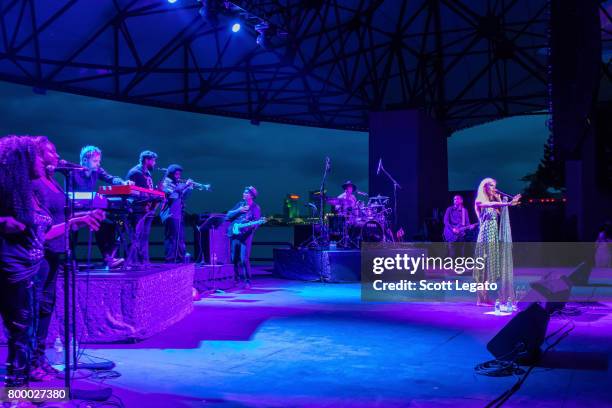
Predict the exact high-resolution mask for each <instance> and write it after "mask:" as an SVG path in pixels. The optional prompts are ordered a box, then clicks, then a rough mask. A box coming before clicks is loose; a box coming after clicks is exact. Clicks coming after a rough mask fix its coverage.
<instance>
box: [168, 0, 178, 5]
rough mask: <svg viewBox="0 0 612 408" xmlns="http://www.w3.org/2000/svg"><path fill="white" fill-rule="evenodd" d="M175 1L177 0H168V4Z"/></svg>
mask: <svg viewBox="0 0 612 408" xmlns="http://www.w3.org/2000/svg"><path fill="white" fill-rule="evenodd" d="M176 2H177V0H168V3H170V4H174V3H176Z"/></svg>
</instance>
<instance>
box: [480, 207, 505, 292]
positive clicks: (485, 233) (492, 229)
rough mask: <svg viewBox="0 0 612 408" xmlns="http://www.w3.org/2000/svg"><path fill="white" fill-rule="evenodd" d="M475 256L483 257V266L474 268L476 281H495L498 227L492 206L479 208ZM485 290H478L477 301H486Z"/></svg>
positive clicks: (497, 270) (497, 267) (496, 273)
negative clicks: (478, 227)
mask: <svg viewBox="0 0 612 408" xmlns="http://www.w3.org/2000/svg"><path fill="white" fill-rule="evenodd" d="M474 256H475V257H476V258H483V259H484V268H474V280H475V281H476V282H478V283H484V282H485V281H488V282H490V283H492V282H495V281H496V280H497V279H498V278H499V264H500V263H499V228H498V225H497V211H496V210H495V209H494V208H482V209H481V210H480V229H479V230H478V239H477V240H476V251H475V254H474ZM488 300H489V299H488V295H487V292H486V291H478V301H479V302H486V301H488Z"/></svg>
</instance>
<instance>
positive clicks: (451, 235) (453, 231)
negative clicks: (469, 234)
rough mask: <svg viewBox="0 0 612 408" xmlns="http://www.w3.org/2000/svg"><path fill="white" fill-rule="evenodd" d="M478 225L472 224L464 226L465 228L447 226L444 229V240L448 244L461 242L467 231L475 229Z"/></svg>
mask: <svg viewBox="0 0 612 408" xmlns="http://www.w3.org/2000/svg"><path fill="white" fill-rule="evenodd" d="M477 225H478V223H477V222H476V223H474V224H470V225H464V226H463V227H454V228H453V227H450V226H445V227H444V240H445V241H446V242H455V241H458V240H460V239H461V238H463V236H464V235H465V232H466V231H467V230H471V229H473V228H475V227H476V226H477Z"/></svg>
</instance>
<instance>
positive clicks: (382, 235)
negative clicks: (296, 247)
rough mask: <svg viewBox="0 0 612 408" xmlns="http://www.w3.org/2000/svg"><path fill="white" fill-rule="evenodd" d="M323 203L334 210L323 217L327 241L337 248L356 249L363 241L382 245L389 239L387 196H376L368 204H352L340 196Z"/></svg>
mask: <svg viewBox="0 0 612 408" xmlns="http://www.w3.org/2000/svg"><path fill="white" fill-rule="evenodd" d="M325 202H326V203H328V204H330V205H332V206H334V207H335V208H336V209H337V211H336V213H335V214H330V215H327V216H326V217H325V224H326V225H325V227H326V228H324V229H323V230H327V233H328V235H329V241H330V242H336V246H337V247H339V248H359V247H360V246H361V243H362V242H384V241H387V240H388V239H390V237H388V235H387V231H388V229H389V216H390V214H391V212H392V210H391V208H389V197H386V196H381V195H377V196H375V197H368V199H367V201H365V202H364V201H355V200H350V199H346V198H340V197H328V198H325Z"/></svg>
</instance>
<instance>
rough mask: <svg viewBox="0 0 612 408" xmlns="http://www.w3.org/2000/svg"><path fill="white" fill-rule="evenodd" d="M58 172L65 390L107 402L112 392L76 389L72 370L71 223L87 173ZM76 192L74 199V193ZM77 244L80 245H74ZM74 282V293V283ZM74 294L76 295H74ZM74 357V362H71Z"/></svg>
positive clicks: (72, 169)
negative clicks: (77, 187) (78, 183)
mask: <svg viewBox="0 0 612 408" xmlns="http://www.w3.org/2000/svg"><path fill="white" fill-rule="evenodd" d="M55 171H57V172H58V173H60V174H62V175H63V176H64V196H65V201H64V282H63V283H64V349H65V352H64V387H65V388H66V391H67V393H68V395H69V396H70V398H71V399H92V400H96V401H105V400H107V399H108V398H109V397H110V395H112V390H111V389H110V388H108V389H102V390H100V395H98V393H97V392H95V391H85V392H83V390H76V389H73V388H72V368H73V367H74V370H75V371H76V370H77V368H78V367H77V344H76V337H77V335H76V268H75V264H76V257H75V255H74V251H73V249H72V248H73V242H72V234H71V232H72V231H71V228H70V220H71V219H72V217H73V216H74V173H75V172H77V171H84V169H83V167H79V166H72V165H63V166H61V167H57V168H56V169H55ZM71 192H72V198H71V197H70V193H71ZM74 244H76V243H74ZM71 282H72V290H70V289H71V288H70V286H71V285H70V283H71ZM71 295H72V296H71ZM71 297H72V309H71V308H70V299H71ZM71 316H72V339H73V341H70V339H71V336H70V334H71V327H70V326H71V324H70V323H71V322H70V317H71ZM71 354H72V359H71ZM71 360H72V361H74V366H71V364H70V363H71Z"/></svg>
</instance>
